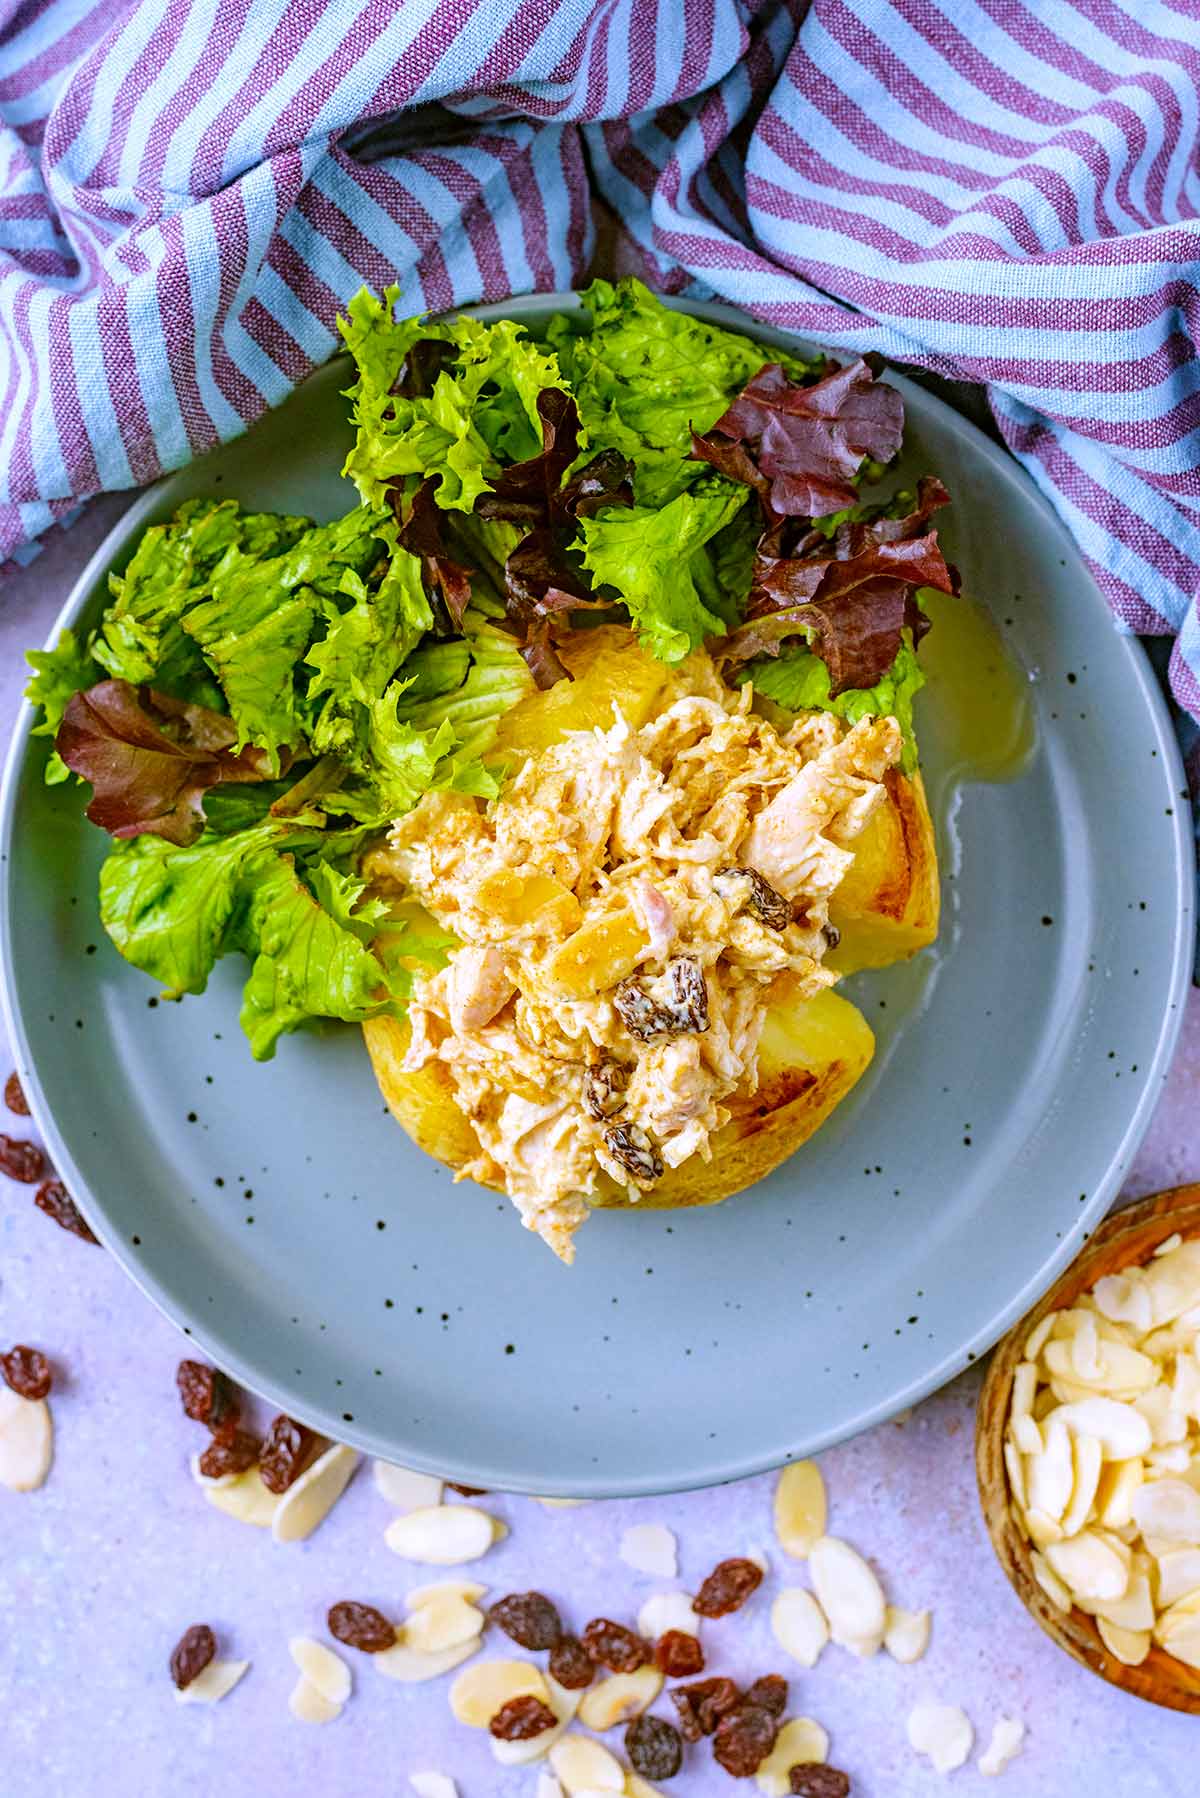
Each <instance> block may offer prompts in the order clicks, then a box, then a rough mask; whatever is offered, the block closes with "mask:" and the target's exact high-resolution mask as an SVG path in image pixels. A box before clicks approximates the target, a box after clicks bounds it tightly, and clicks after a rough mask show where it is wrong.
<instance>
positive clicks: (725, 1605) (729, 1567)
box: [692, 1555, 762, 1617]
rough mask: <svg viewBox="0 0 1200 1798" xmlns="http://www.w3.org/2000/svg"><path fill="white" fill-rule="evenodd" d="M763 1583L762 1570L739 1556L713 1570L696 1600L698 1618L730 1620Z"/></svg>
mask: <svg viewBox="0 0 1200 1798" xmlns="http://www.w3.org/2000/svg"><path fill="white" fill-rule="evenodd" d="M761 1584H762V1568H761V1567H759V1566H757V1565H756V1564H755V1562H753V1561H746V1560H743V1559H742V1558H741V1557H740V1556H736V1555H735V1556H734V1558H733V1559H732V1560H729V1561H721V1562H719V1563H718V1564H717V1566H715V1567H714V1568H713V1570H712V1572H711V1573H710V1574H709V1576H708V1578H707V1579H706V1580H705V1582H704V1584H703V1585H702V1586H701V1588H700V1590H699V1592H697V1594H696V1596H695V1598H694V1599H693V1600H692V1609H693V1611H695V1613H696V1615H697V1616H698V1617H728V1615H729V1613H730V1612H731V1611H740V1610H741V1608H742V1606H743V1605H744V1604H745V1602H746V1600H747V1599H748V1598H749V1596H750V1594H751V1593H752V1592H756V1591H757V1590H758V1588H759V1586H761Z"/></svg>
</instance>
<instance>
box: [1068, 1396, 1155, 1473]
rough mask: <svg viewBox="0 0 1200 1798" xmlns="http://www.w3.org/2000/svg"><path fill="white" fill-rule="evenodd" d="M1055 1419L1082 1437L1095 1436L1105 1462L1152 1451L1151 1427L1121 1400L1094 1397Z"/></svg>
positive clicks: (1122, 1459)
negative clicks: (1149, 1449) (1150, 1448)
mask: <svg viewBox="0 0 1200 1798" xmlns="http://www.w3.org/2000/svg"><path fill="white" fill-rule="evenodd" d="M1053 1417H1054V1418H1055V1419H1057V1421H1058V1422H1060V1423H1062V1424H1065V1425H1066V1427H1067V1429H1068V1430H1073V1431H1075V1432H1076V1433H1077V1434H1079V1435H1081V1436H1095V1438H1096V1440H1097V1441H1098V1442H1099V1444H1100V1447H1101V1449H1102V1450H1103V1452H1104V1459H1105V1460H1106V1461H1128V1460H1130V1459H1131V1458H1132V1457H1133V1456H1135V1455H1144V1454H1145V1453H1146V1450H1147V1449H1148V1448H1149V1447H1150V1425H1149V1424H1148V1423H1147V1422H1146V1419H1145V1418H1144V1417H1143V1416H1142V1414H1141V1412H1140V1411H1138V1410H1136V1409H1135V1407H1134V1406H1133V1405H1127V1404H1124V1403H1123V1402H1122V1401H1121V1400H1120V1399H1115V1398H1102V1397H1100V1396H1099V1395H1093V1396H1092V1397H1091V1398H1083V1399H1080V1400H1078V1401H1077V1402H1076V1403H1073V1404H1067V1405H1062V1406H1060V1407H1059V1409H1058V1410H1057V1411H1056V1412H1054V1413H1053Z"/></svg>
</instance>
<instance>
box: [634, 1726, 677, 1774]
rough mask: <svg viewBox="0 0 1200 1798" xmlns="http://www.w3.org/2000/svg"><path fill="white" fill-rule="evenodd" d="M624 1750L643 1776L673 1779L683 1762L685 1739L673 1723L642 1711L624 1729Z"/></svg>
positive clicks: (635, 1768)
mask: <svg viewBox="0 0 1200 1798" xmlns="http://www.w3.org/2000/svg"><path fill="white" fill-rule="evenodd" d="M625 1752H626V1754H627V1755H628V1756H629V1760H630V1764H631V1766H632V1767H633V1770H634V1772H635V1773H640V1774H641V1776H642V1778H643V1779H673V1778H674V1777H675V1775H676V1773H678V1771H679V1769H680V1767H681V1766H682V1765H683V1740H682V1738H681V1736H680V1734H679V1731H678V1730H677V1729H676V1728H675V1726H674V1724H672V1723H667V1722H665V1721H664V1720H663V1718H662V1717H651V1716H650V1715H649V1714H648V1713H647V1712H645V1711H643V1712H642V1715H641V1716H640V1717H635V1718H634V1720H633V1722H632V1723H631V1724H630V1725H629V1728H628V1729H627V1730H626V1731H625Z"/></svg>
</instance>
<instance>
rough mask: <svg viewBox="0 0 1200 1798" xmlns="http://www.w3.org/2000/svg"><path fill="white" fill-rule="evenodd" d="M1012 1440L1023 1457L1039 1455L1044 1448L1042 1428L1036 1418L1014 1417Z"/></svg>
mask: <svg viewBox="0 0 1200 1798" xmlns="http://www.w3.org/2000/svg"><path fill="white" fill-rule="evenodd" d="M1012 1440H1013V1442H1014V1443H1015V1444H1016V1446H1017V1448H1019V1449H1020V1451H1021V1453H1022V1454H1023V1455H1040V1454H1041V1452H1042V1450H1043V1449H1044V1448H1045V1446H1046V1439H1045V1437H1044V1436H1043V1435H1042V1426H1041V1424H1040V1423H1039V1422H1038V1420H1037V1418H1036V1417H1014V1418H1013V1424H1012Z"/></svg>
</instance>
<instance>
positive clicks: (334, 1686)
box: [288, 1636, 352, 1705]
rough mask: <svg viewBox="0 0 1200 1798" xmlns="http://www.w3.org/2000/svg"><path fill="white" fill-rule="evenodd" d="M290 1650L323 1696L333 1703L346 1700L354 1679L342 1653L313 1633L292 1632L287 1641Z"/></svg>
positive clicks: (305, 1675) (311, 1683) (306, 1675)
mask: <svg viewBox="0 0 1200 1798" xmlns="http://www.w3.org/2000/svg"><path fill="white" fill-rule="evenodd" d="M288 1653H289V1654H290V1655H291V1657H292V1659H293V1661H294V1662H295V1663H296V1666H297V1667H298V1668H299V1670H300V1672H301V1673H302V1674H303V1676H304V1678H305V1679H306V1680H307V1681H308V1683H309V1685H310V1686H315V1687H316V1689H317V1691H318V1692H319V1693H320V1694H321V1697H322V1698H325V1699H328V1701H329V1703H330V1704H337V1705H342V1704H345V1702H346V1700H347V1699H348V1698H349V1696H350V1689H351V1684H352V1682H351V1678H350V1669H349V1667H348V1666H347V1665H346V1663H345V1661H344V1660H343V1659H342V1658H341V1656H340V1655H337V1654H334V1652H333V1650H332V1648H326V1646H325V1644H324V1642H316V1641H314V1640H313V1638H312V1637H311V1636H293V1637H292V1638H291V1640H290V1641H289V1643H288Z"/></svg>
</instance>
